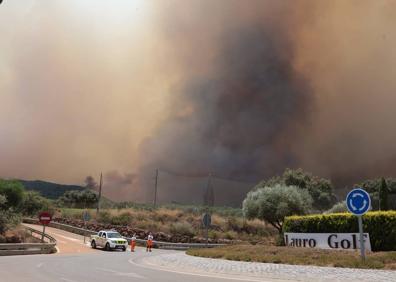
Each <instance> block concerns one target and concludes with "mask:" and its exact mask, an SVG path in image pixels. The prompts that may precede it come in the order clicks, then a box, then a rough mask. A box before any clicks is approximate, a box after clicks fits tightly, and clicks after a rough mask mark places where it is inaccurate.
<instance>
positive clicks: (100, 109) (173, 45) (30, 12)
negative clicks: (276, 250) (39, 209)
mask: <svg viewBox="0 0 396 282" xmlns="http://www.w3.org/2000/svg"><path fill="white" fill-rule="evenodd" d="M395 11H396V3H395V2H394V1H386V0H383V1H368V0H367V1H366V0H364V1H357V0H350V1H320V2H318V1H309V0H306V1H253V0H252V1H249V3H248V4H247V3H245V2H244V1H234V0H227V1H225V0H224V1H223V0H219V1H205V0H204V1H188V2H186V1H180V0H175V1H166V2H164V1H153V2H150V4H147V2H146V1H139V0H136V1H122V0H119V1H112V2H111V4H104V2H103V3H102V2H100V3H97V1H84V4H82V3H81V1H77V0H76V1H68V2H67V3H66V2H65V3H59V2H56V3H55V2H53V1H51V2H49V1H48V2H45V3H44V2H42V1H33V0H31V1H26V2H24V3H23V4H22V3H16V2H15V1H6V2H4V3H3V4H2V5H1V6H0V34H1V35H2V40H1V41H0V62H1V63H0V77H1V79H0V95H1V103H0V137H1V138H0V159H1V162H0V175H1V176H3V177H17V178H41V179H48V180H52V181H59V182H68V183H70V182H73V183H79V182H80V183H81V182H83V180H84V178H85V176H86V175H93V176H94V177H95V178H97V176H98V175H100V172H101V171H103V172H104V174H105V177H104V188H106V176H108V181H107V183H108V185H109V186H108V187H109V188H108V191H111V192H108V193H109V194H108V195H109V196H111V197H114V198H116V199H130V200H147V199H148V198H147V195H146V194H152V192H153V189H154V188H153V187H154V180H153V177H154V175H155V169H157V168H159V169H162V170H164V171H170V172H176V173H179V174H182V175H184V176H204V177H207V175H208V174H209V173H212V174H214V175H215V176H219V177H224V178H232V179H238V180H243V181H246V182H249V183H250V182H255V181H257V180H259V179H261V178H265V177H268V176H272V175H273V174H277V173H281V172H282V171H283V170H284V168H286V167H302V168H304V169H306V170H308V171H311V172H313V173H315V174H319V175H320V176H323V177H329V178H331V179H332V180H333V182H335V183H336V186H337V187H339V188H341V187H343V186H344V185H351V184H354V183H355V182H358V181H360V180H362V179H365V178H368V177H377V176H395V175H394V174H395V172H394V168H395V165H396V153H395V152H396V145H395V144H396V143H395V142H394V140H395V137H396V133H395V132H396V131H395V130H394V124H393V120H395V118H396V112H395V111H394V109H393V105H394V104H395V102H396V101H395V100H396V96H395V90H396V81H395V80H394V77H395V74H396V73H395V72H396V70H395V68H394V66H395V65H396V56H395V55H394V54H395V53H394V51H393V49H394V48H393V46H395V44H396V30H395V29H394V28H393V27H394V26H395V25H396V12H395ZM161 177H162V178H161ZM166 177H168V176H164V174H162V175H161V173H160V178H161V179H162V180H164V179H167V178H166ZM161 179H160V185H163V186H161V188H162V190H161V193H162V194H161V197H163V198H162V199H163V200H164V201H165V200H166V201H170V200H175V201H179V200H180V201H187V200H188V199H189V198H194V199H197V198H200V199H201V198H202V193H201V192H202V190H204V188H205V187H202V186H205V185H206V184H205V182H206V180H205V181H203V180H199V181H198V180H197V181H196V183H197V184H191V183H190V182H188V181H185V180H183V179H180V180H179V182H180V183H179V182H177V181H175V180H174V179H173V180H172V178H170V177H168V179H169V181H168V182H167V183H165V184H164V182H161ZM161 183H162V184H161ZM233 185H234V186H235V187H236V188H235V189H234V188H233V190H232V191H233V192H232V193H231V194H232V196H229V197H230V198H233V199H232V201H233V203H236V202H237V201H236V200H235V199H234V198H239V197H241V195H243V193H242V194H241V193H239V192H238V193H237V192H235V191H236V190H237V189H238V188H237V187H241V186H239V185H238V184H237V183H234V184H233ZM218 186H221V187H223V188H224V189H226V188H227V187H229V186H231V184H227V183H223V184H221V185H220V184H218ZM248 187H251V185H250V184H249V185H245V186H244V187H242V188H240V189H242V190H244V191H245V190H247V189H248ZM214 188H215V195H216V187H215V186H214ZM224 189H223V190H222V191H223V192H221V193H222V195H223V196H222V197H223V198H224V199H226V198H227V193H226V192H224V191H226V190H224ZM104 191H106V189H104ZM191 191H196V192H194V193H190V192H191ZM199 193H201V194H199ZM221 193H220V194H221ZM218 194H219V193H218ZM231 194H228V195H231ZM178 195H179V196H180V197H179V198H178ZM150 197H151V196H150ZM150 199H151V198H150ZM221 202H222V203H226V201H223V200H222V201H221Z"/></svg>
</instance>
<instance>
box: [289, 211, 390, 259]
mask: <svg viewBox="0 0 396 282" xmlns="http://www.w3.org/2000/svg"><path fill="white" fill-rule="evenodd" d="M363 229H364V232H366V233H369V235H370V241H371V249H372V250H373V251H396V211H383V212H381V211H378V212H369V213H367V214H365V215H364V216H363ZM283 232H294V233H358V232H359V227H358V220H357V217H356V216H354V215H352V214H349V213H336V214H324V215H307V216H290V217H286V218H285V221H284V223H283Z"/></svg>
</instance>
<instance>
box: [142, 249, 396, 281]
mask: <svg viewBox="0 0 396 282" xmlns="http://www.w3.org/2000/svg"><path fill="white" fill-rule="evenodd" d="M143 263H145V264H146V265H151V266H156V267H159V268H161V269H163V270H169V271H174V270H177V271H184V272H192V273H197V274H200V273H201V274H208V273H210V274H227V275H233V276H235V277H237V278H240V279H249V278H252V280H257V281H258V280H260V278H261V279H265V278H267V279H273V280H277V279H279V280H286V281H316V282H317V281H322V282H329V281H348V282H349V281H359V282H367V281H370V282H372V281H376V282H380V281H381V282H395V281H396V271H384V270H367V269H352V268H334V267H318V266H296V265H285V264H272V263H253V262H238V261H229V260H223V259H207V258H199V257H193V256H189V255H186V254H185V253H183V252H177V253H171V254H160V255H156V256H152V257H147V258H145V259H144V260H143Z"/></svg>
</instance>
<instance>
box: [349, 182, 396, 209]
mask: <svg viewBox="0 0 396 282" xmlns="http://www.w3.org/2000/svg"><path fill="white" fill-rule="evenodd" d="M355 187H361V188H363V189H364V190H366V191H367V192H368V193H369V194H370V197H371V206H372V208H373V210H379V208H380V205H381V210H384V208H386V209H391V210H396V201H395V196H396V179H394V178H375V179H368V180H365V181H363V182H361V183H359V184H356V185H355ZM382 190H384V191H382ZM381 194H382V195H381ZM392 196H393V198H391V197H392ZM381 198H382V200H381ZM380 201H381V203H380Z"/></svg>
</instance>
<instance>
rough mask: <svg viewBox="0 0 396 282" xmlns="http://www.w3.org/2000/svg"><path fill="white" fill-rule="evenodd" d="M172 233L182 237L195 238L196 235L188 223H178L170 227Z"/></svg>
mask: <svg viewBox="0 0 396 282" xmlns="http://www.w3.org/2000/svg"><path fill="white" fill-rule="evenodd" d="M170 232H171V233H172V235H182V236H188V237H193V236H194V235H195V232H194V229H193V227H192V225H191V224H190V223H188V222H176V223H172V224H171V226H170Z"/></svg>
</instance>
